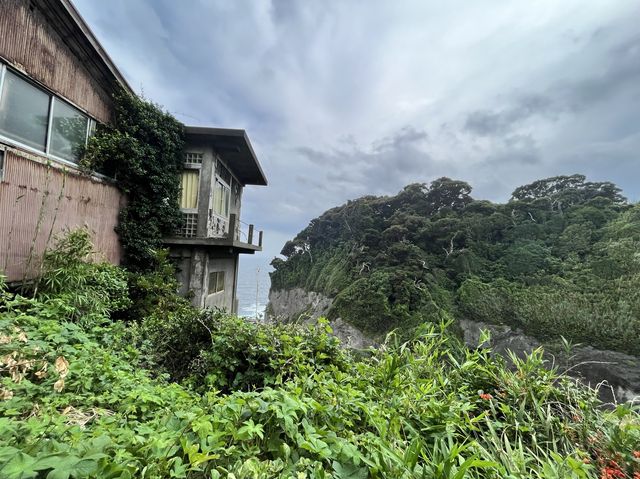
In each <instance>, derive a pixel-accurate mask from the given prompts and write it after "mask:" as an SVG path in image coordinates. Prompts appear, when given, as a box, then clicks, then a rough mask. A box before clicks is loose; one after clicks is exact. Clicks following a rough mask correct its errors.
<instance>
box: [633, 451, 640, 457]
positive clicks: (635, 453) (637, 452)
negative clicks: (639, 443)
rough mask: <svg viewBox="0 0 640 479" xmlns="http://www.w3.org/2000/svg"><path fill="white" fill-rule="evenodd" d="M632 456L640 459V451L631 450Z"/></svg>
mask: <svg viewBox="0 0 640 479" xmlns="http://www.w3.org/2000/svg"><path fill="white" fill-rule="evenodd" d="M633 457H635V458H636V459H640V451H633Z"/></svg>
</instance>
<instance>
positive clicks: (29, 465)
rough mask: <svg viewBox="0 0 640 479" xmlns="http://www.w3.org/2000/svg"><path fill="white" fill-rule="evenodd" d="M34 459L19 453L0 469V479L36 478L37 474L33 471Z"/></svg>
mask: <svg viewBox="0 0 640 479" xmlns="http://www.w3.org/2000/svg"><path fill="white" fill-rule="evenodd" d="M36 462H37V461H36V459H35V458H34V457H31V456H30V455H28V454H25V453H24V452H19V453H17V454H16V455H15V456H13V458H12V459H11V460H10V461H9V462H7V463H6V464H5V466H4V467H3V468H2V469H0V477H3V478H4V479H28V478H31V477H36V476H37V474H38V473H37V472H36V469H34V465H35V464H36Z"/></svg>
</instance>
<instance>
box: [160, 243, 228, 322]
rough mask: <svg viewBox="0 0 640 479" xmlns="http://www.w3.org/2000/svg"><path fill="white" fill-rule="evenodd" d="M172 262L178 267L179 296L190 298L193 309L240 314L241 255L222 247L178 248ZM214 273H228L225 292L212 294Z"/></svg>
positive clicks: (172, 251) (172, 252)
mask: <svg viewBox="0 0 640 479" xmlns="http://www.w3.org/2000/svg"><path fill="white" fill-rule="evenodd" d="M171 259H172V261H173V262H174V264H175V265H176V270H177V276H178V281H179V282H180V285H181V288H180V294H181V295H185V296H191V302H192V304H193V305H194V306H196V307H198V308H205V307H207V308H220V309H224V310H226V311H228V312H232V313H235V312H237V307H236V299H237V298H236V288H237V281H238V255H233V254H231V253H228V252H225V251H224V249H223V248H219V249H217V250H211V248H203V247H197V246H181V247H178V246H176V247H173V248H172V249H171ZM215 271H224V273H225V275H224V276H225V285H224V291H220V292H218V293H213V294H209V274H210V273H212V272H215Z"/></svg>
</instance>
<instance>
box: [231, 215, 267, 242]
mask: <svg viewBox="0 0 640 479" xmlns="http://www.w3.org/2000/svg"><path fill="white" fill-rule="evenodd" d="M227 231H228V233H227V238H228V239H230V240H233V241H239V242H240V243H246V244H250V245H253V244H254V242H253V240H254V239H255V235H254V231H255V228H254V226H253V225H252V224H248V223H245V222H244V221H240V220H239V219H238V217H237V216H236V215H234V214H231V215H230V216H229V229H228V230H227ZM257 239H258V242H257V243H256V244H255V245H256V246H258V247H260V248H262V231H258V238H257Z"/></svg>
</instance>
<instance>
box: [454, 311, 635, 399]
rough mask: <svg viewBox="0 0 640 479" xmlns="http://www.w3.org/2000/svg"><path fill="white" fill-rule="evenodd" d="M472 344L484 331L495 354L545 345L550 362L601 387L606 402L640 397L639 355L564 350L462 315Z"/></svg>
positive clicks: (466, 336)
mask: <svg viewBox="0 0 640 479" xmlns="http://www.w3.org/2000/svg"><path fill="white" fill-rule="evenodd" d="M458 324H459V326H460V329H461V330H462V333H463V338H464V342H465V344H466V345H467V346H468V347H472V348H474V347H478V345H479V344H480V341H481V339H480V338H481V335H482V331H483V330H484V331H488V332H489V333H490V340H489V342H488V343H486V344H483V345H481V346H480V347H491V349H492V352H493V353H494V354H499V355H501V356H504V357H508V351H512V352H514V353H515V354H516V355H517V356H519V357H523V356H524V355H525V354H528V353H530V352H531V351H533V350H535V349H537V348H539V347H542V348H544V358H545V360H547V361H548V364H549V366H556V367H557V368H558V370H559V372H564V373H566V374H568V375H569V376H572V377H575V378H577V379H579V380H580V381H582V382H583V383H584V384H587V385H588V386H590V387H592V388H598V389H599V395H600V399H602V400H603V401H605V402H621V401H631V400H633V399H634V398H638V397H640V359H639V358H637V357H635V356H630V355H628V354H624V353H620V352H617V351H608V350H602V349H596V348H594V347H592V346H582V345H577V346H575V347H573V348H571V350H570V351H568V352H567V351H564V350H562V349H561V348H557V347H554V346H553V345H545V344H543V343H541V342H540V341H538V340H537V339H536V338H534V337H532V336H528V335H526V334H524V333H523V332H522V331H520V330H518V329H512V328H511V327H509V326H506V325H496V324H489V323H483V322H479V321H470V320H466V319H462V320H460V321H458Z"/></svg>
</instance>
